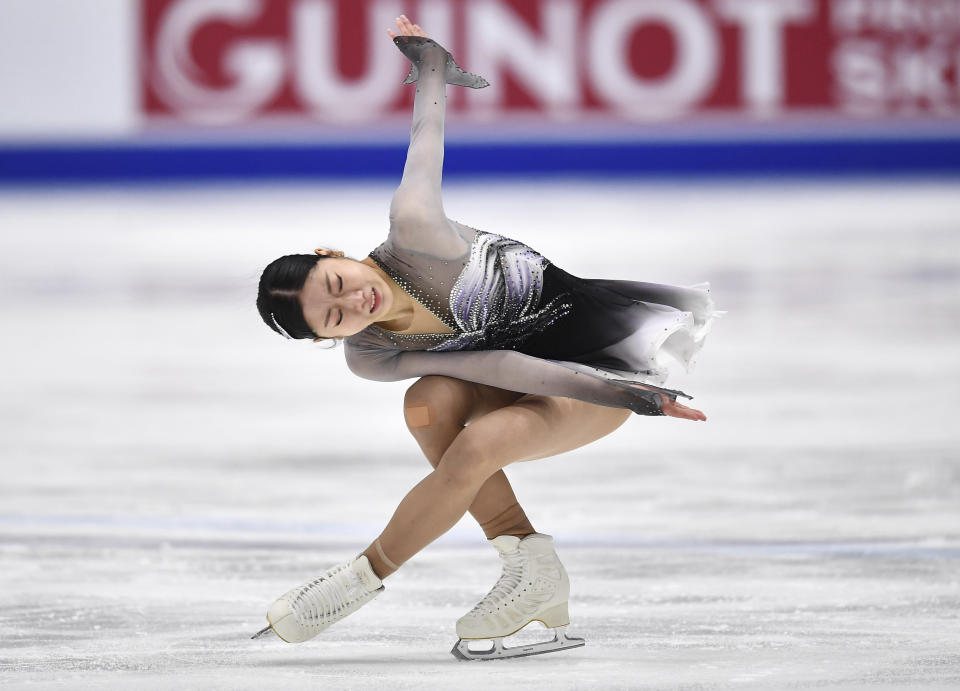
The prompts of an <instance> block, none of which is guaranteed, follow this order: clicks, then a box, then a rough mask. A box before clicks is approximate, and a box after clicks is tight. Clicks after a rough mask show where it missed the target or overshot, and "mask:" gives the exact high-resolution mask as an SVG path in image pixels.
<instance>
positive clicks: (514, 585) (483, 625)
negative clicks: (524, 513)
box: [450, 533, 585, 660]
mask: <svg viewBox="0 0 960 691" xmlns="http://www.w3.org/2000/svg"><path fill="white" fill-rule="evenodd" d="M490 542H491V543H492V544H493V546H494V547H496V548H497V550H498V551H499V552H500V558H501V559H503V574H502V575H501V576H500V580H499V581H497V583H496V585H494V586H493V589H492V590H491V591H490V592H489V593H487V595H486V597H484V598H483V599H482V600H481V601H480V602H479V603H477V606H476V607H474V608H473V609H472V610H471V611H470V612H469V613H467V614H466V615H464V616H463V617H461V618H460V619H459V620H458V621H457V636H459V637H460V640H459V641H457V644H456V645H455V646H453V650H451V651H450V652H451V653H453V656H454V657H456V658H458V659H460V660H496V659H504V658H508V657H522V656H525V655H538V654H540V653H550V652H554V651H557V650H566V649H567V648H577V647H580V646H582V645H584V643H585V641H584V640H583V639H582V638H568V637H567V635H566V628H567V625H568V624H569V623H570V617H569V616H568V614H567V599H568V597H569V594H570V580H569V579H568V578H567V572H566V570H565V569H564V568H563V564H561V563H560V559H559V558H558V557H557V554H556V552H554V550H553V538H552V537H550V536H549V535H542V534H540V533H534V534H533V535H528V536H527V537H525V538H523V539H522V540H521V539H520V538H518V537H515V536H513V535H500V536H499V537H495V538H493V539H492V540H491V541H490ZM532 621H539V622H540V623H542V624H543V625H544V626H546V627H547V628H548V629H551V630H552V632H553V634H554V636H553V640H552V641H545V642H543V643H535V644H533V645H522V646H514V647H511V648H507V647H504V645H503V639H504V638H505V637H506V636H511V635H513V634H515V633H516V632H517V631H519V630H520V629H522V628H523V627H525V626H526V625H527V624H529V623H530V622H532ZM474 640H491V641H492V647H488V648H486V649H483V650H478V649H471V648H470V643H469V642H470V641H474Z"/></svg>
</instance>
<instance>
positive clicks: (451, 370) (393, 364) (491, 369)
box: [346, 344, 679, 415]
mask: <svg viewBox="0 0 960 691" xmlns="http://www.w3.org/2000/svg"><path fill="white" fill-rule="evenodd" d="M346 357H347V364H348V365H349V367H350V369H351V370H352V371H353V372H354V374H357V375H358V376H361V377H363V378H365V379H373V380H377V381H398V380H401V379H412V378H414V377H423V376H426V375H429V374H439V375H445V376H448V377H454V378H456V379H462V380H464V381H471V382H476V383H478V384H486V385H488V386H495V387H497V388H500V389H507V390H508V391H519V392H521V393H529V394H539V395H543V396H564V397H567V398H576V399H578V400H581V401H586V402H588V403H596V404H599V405H604V406H609V407H612V408H628V409H630V410H632V411H633V412H635V413H637V414H639V415H662V414H663V412H662V410H661V403H662V402H663V400H666V399H672V398H673V395H674V394H678V393H679V392H674V391H671V390H669V389H660V388H658V387H651V389H649V390H646V389H639V388H637V387H635V386H630V385H628V384H625V383H623V382H619V381H615V380H610V379H604V378H602V377H599V376H596V375H593V374H590V373H589V368H586V367H583V366H581V367H582V369H577V365H576V364H575V363H564V364H560V363H558V362H554V361H551V360H543V359H540V358H536V357H532V356H530V355H524V354H523V353H518V352H516V351H513V350H478V351H469V352H443V353H441V352H429V351H398V350H383V349H378V348H364V347H358V346H353V345H350V344H348V345H347V348H346ZM657 392H662V393H657Z"/></svg>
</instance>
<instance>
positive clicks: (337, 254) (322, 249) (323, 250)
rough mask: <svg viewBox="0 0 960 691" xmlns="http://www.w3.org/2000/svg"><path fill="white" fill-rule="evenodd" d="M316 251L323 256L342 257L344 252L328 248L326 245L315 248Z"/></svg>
mask: <svg viewBox="0 0 960 691" xmlns="http://www.w3.org/2000/svg"><path fill="white" fill-rule="evenodd" d="M314 253H315V254H317V255H319V256H321V257H342V256H343V252H341V251H340V250H328V249H327V248H326V247H318V248H317V249H315V250H314Z"/></svg>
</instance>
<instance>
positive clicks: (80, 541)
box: [0, 181, 960, 689]
mask: <svg viewBox="0 0 960 691" xmlns="http://www.w3.org/2000/svg"><path fill="white" fill-rule="evenodd" d="M391 192H392V188H391V186H390V185H386V184H384V185H369V186H362V187H347V186H331V185H327V184H321V183H317V184H315V185H302V186H297V187H235V188H229V187H226V188H209V187H207V188H202V189H198V190H191V189H189V188H185V187H171V188H159V189H152V190H145V189H135V188H134V189H126V190H119V191H118V190H103V189H101V190H86V191H70V192H64V191H51V190H46V191H27V190H20V191H13V190H6V191H3V192H2V193H0V310H2V313H0V317H2V318H0V324H2V327H0V328H2V329H3V351H4V357H3V358H2V365H0V367H2V368H3V372H2V382H3V385H2V393H0V406H2V421H3V422H2V430H0V458H2V461H0V462H2V478H3V480H2V483H0V583H2V586H3V587H2V589H0V686H3V687H4V688H51V687H60V688H69V689H84V688H91V689H92V688H96V689H114V688H116V689H119V688H124V689H127V688H146V689H151V688H157V689H165V688H178V689H193V688H204V689H206V688H210V689H241V688H250V689H273V688H276V689H301V688H330V689H366V688H379V689H388V688H390V689H393V688H395V689H421V688H436V689H451V688H456V689H480V688H483V689H491V688H504V689H507V688H516V689H541V688H549V689H714V688H719V689H727V688H735V689H752V688H771V689H807V688H818V689H819V688H891V689H914V688H922V689H956V688H960V459H958V450H960V420H958V417H957V414H958V413H960V356H958V353H960V348H958V345H960V183H949V182H926V183H924V182H913V183H901V182H893V181H891V182H889V183H884V184H879V185H878V184H859V183H843V184H835V183H829V184H814V183H797V184H791V185H788V186H776V185H773V184H766V183H723V184H705V185H684V186H676V187H674V186H667V185H655V184H647V183H643V184H641V183H628V182H618V183H614V184H603V183H590V184H580V183H551V184H532V183H514V182H511V183H509V184H507V183H504V184H501V185H493V184H484V185H480V184H470V185H467V184H459V185H452V186H449V187H448V189H447V193H446V208H447V213H448V214H449V215H450V216H451V217H452V218H456V219H458V220H461V221H463V222H465V223H468V224H470V225H474V226H476V227H478V228H481V229H484V230H488V231H491V232H497V233H501V234H503V235H507V236H510V237H516V238H518V239H520V240H523V241H525V242H527V243H529V244H530V245H532V246H533V247H535V248H537V249H538V250H540V251H541V252H542V253H543V254H545V255H546V256H547V257H549V258H551V259H552V260H553V261H554V262H555V263H556V264H557V265H559V266H560V267H562V268H564V269H566V270H568V271H570V272H572V273H575V274H578V275H581V276H587V277H607V278H630V279H636V280H646V281H656V282H663V283H675V284H681V285H682V284H692V283H697V282H700V281H710V282H711V283H712V286H713V292H714V296H715V299H716V301H717V303H718V307H719V308H720V309H726V310H728V311H729V314H728V315H727V316H726V317H725V318H724V319H723V320H721V321H720V322H718V323H717V326H716V328H715V329H714V332H713V333H712V334H711V336H710V337H709V339H708V343H707V345H706V348H705V349H704V351H703V353H702V355H701V357H700V362H699V365H698V368H697V370H696V371H695V372H693V373H692V374H690V375H684V376H680V377H676V378H674V379H671V380H670V381H669V382H668V386H672V387H674V388H682V389H684V390H685V391H688V392H690V393H692V394H693V395H694V396H695V397H696V398H695V401H694V402H693V405H695V406H697V407H700V408H701V409H703V410H704V411H705V412H706V413H707V415H708V417H709V421H708V422H707V423H692V422H687V421H680V420H674V419H667V418H648V417H634V418H633V419H632V420H630V421H629V422H628V423H627V424H626V425H625V426H624V427H622V428H621V429H620V430H618V431H617V432H615V433H614V434H613V435H611V436H610V437H608V438H606V439H604V440H601V441H600V442H598V443H596V444H593V445H592V446H588V447H586V448H584V449H581V450H578V451H576V452H573V453H569V454H566V455H564V456H561V457H557V458H553V459H547V460H542V461H537V462H533V463H528V464H524V465H522V466H513V467H511V468H510V470H509V471H508V475H510V477H511V479H512V481H513V482H514V485H515V488H516V490H517V494H518V496H519V497H520V500H521V502H522V503H523V504H524V506H525V507H526V509H527V513H528V514H529V515H530V517H531V519H532V520H533V523H534V525H535V526H536V527H537V529H538V530H540V531H541V532H546V533H550V534H552V535H554V536H555V538H556V542H557V546H558V550H559V554H560V556H561V558H562V559H563V560H564V562H565V564H566V567H567V570H568V571H569V573H570V577H571V583H572V593H571V615H572V624H571V626H570V633H571V634H572V635H576V636H583V637H584V638H586V640H587V645H586V647H584V648H580V649H576V650H573V651H569V652H564V653H557V654H551V655H542V656H538V657H532V658H522V659H519V660H512V661H505V662H493V663H460V662H457V661H455V660H454V659H453V657H451V656H450V654H449V649H450V647H451V646H452V645H453V643H454V641H455V634H454V622H455V621H456V619H457V618H458V617H459V616H460V615H461V614H463V613H464V612H466V611H467V610H469V609H470V607H472V606H473V604H474V603H475V602H476V600H477V599H479V598H480V597H481V596H482V595H483V594H484V593H486V591H487V590H488V589H489V588H490V587H491V586H492V585H493V583H494V581H495V580H496V578H497V576H498V574H499V564H498V560H497V558H496V555H495V553H494V550H493V549H492V548H491V547H489V546H488V545H487V544H486V543H485V541H484V540H483V536H482V533H481V532H480V530H479V529H478V528H477V527H476V525H474V524H472V523H471V520H470V518H469V516H468V517H467V518H466V519H465V520H464V521H462V522H461V523H460V524H459V525H458V526H457V527H456V528H455V529H454V530H453V531H451V533H449V534H448V535H447V536H445V537H444V538H442V539H441V540H439V541H438V542H436V543H435V544H433V545H432V546H430V547H429V548H428V549H427V550H425V551H424V552H423V553H421V554H420V555H418V556H417V557H416V558H414V559H413V560H411V561H410V562H408V564H407V565H406V566H405V567H404V568H403V570H402V571H401V572H399V573H398V574H397V575H396V576H394V577H392V578H391V579H389V580H388V582H387V590H386V592H385V593H384V594H383V595H382V596H381V597H380V598H378V599H377V600H376V601H374V602H373V603H372V604H370V605H368V606H367V607H366V608H364V609H363V610H361V611H360V612H358V613H357V614H355V615H353V616H351V617H350V618H348V619H347V620H345V621H343V622H341V623H339V624H337V625H335V626H334V627H333V628H331V629H329V630H328V631H327V632H325V633H324V634H322V636H321V637H319V638H318V639H315V640H314V641H312V642H309V643H306V644H302V645H296V646H294V645H287V644H284V643H281V642H279V641H278V640H276V639H264V640H260V641H250V640H249V636H250V634H252V633H253V632H254V631H256V630H257V629H259V628H260V627H261V626H263V625H264V623H265V621H264V613H265V611H266V608H267V606H268V605H269V604H270V602H272V601H273V599H274V598H275V597H277V596H278V595H280V594H281V593H283V592H284V591H286V590H287V589H288V588H290V587H292V586H294V585H296V584H298V583H300V582H302V581H304V580H306V579H307V578H308V577H311V576H313V575H315V574H317V573H318V572H320V571H323V570H325V569H326V568H328V567H329V566H332V565H333V564H335V563H338V562H340V561H343V560H344V559H346V558H348V557H350V556H352V555H354V554H356V553H357V552H359V551H360V550H362V549H363V548H364V547H365V546H366V545H367V544H368V543H369V541H370V540H371V539H372V538H373V537H375V536H376V534H377V533H378V532H379V530H380V528H381V527H382V525H383V524H384V523H385V522H386V520H387V519H388V518H389V516H390V514H391V513H392V511H393V508H394V507H395V505H396V503H397V502H398V501H399V500H400V498H401V497H402V496H403V494H404V493H405V492H406V491H407V490H408V489H409V488H410V487H412V486H413V485H414V484H415V483H416V482H417V481H419V479H420V478H421V477H422V476H424V475H425V474H426V472H427V470H428V466H427V463H426V461H425V460H424V459H423V458H422V457H421V456H420V454H419V451H418V449H417V447H416V446H415V444H414V442H413V440H412V439H411V438H410V437H409V435H408V433H407V432H406V430H405V428H404V426H403V421H402V416H401V399H402V394H403V391H404V389H405V387H406V385H407V384H408V383H409V382H408V383H403V382H400V383H395V384H380V383H374V382H367V381H363V380H360V379H357V378H355V377H354V376H353V375H351V374H350V373H349V371H348V370H347V369H346V367H345V365H344V363H343V358H342V353H341V352H337V351H334V352H324V351H320V350H317V349H316V348H315V347H314V346H312V345H310V344H307V343H290V342H286V341H284V340H283V339H281V338H279V337H277V336H275V335H274V334H272V333H270V332H269V331H268V330H267V328H266V327H265V326H264V325H263V324H262V323H261V322H260V320H259V317H258V315H257V314H256V311H255V308H254V305H253V303H254V295H255V288H256V283H257V279H258V277H259V273H260V271H261V269H262V268H263V266H264V265H265V264H266V263H267V262H268V261H269V260H271V259H273V258H274V257H276V256H279V255H281V254H287V253H292V252H304V251H306V252H309V251H311V250H312V249H313V248H314V247H316V246H322V245H327V246H333V247H339V248H341V249H344V250H346V251H347V253H348V254H350V255H353V256H355V257H358V258H359V257H362V256H363V255H364V254H365V253H366V252H367V251H369V250H370V249H371V248H373V247H374V246H375V245H376V244H378V243H379V242H380V241H381V240H382V238H383V237H384V234H385V231H386V217H387V208H388V205H389V199H390V194H391Z"/></svg>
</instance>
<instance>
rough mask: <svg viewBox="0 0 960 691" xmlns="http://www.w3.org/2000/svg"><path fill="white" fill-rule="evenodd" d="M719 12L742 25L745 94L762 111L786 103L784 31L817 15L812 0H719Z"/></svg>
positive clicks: (742, 70) (750, 103)
mask: <svg viewBox="0 0 960 691" xmlns="http://www.w3.org/2000/svg"><path fill="white" fill-rule="evenodd" d="M717 9H718V10H719V11H720V13H721V14H722V15H723V16H724V17H725V18H726V19H729V20H730V21H734V22H736V23H737V24H739V25H740V27H741V29H742V30H743V33H744V36H743V38H742V40H741V44H742V49H741V55H742V58H741V60H740V64H741V78H742V82H743V87H742V88H743V95H744V98H745V100H746V101H747V103H748V104H749V105H750V107H751V108H753V109H754V111H756V112H758V113H759V114H762V113H771V112H772V111H775V110H776V109H777V108H779V107H780V106H781V105H782V104H783V89H784V82H785V81H786V62H785V55H784V49H783V33H784V29H785V28H786V26H787V24H790V23H798V22H801V21H810V20H812V19H814V18H815V17H816V14H815V11H816V8H815V7H814V5H813V2H812V1H811V0H720V2H719V3H718V5H717Z"/></svg>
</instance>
